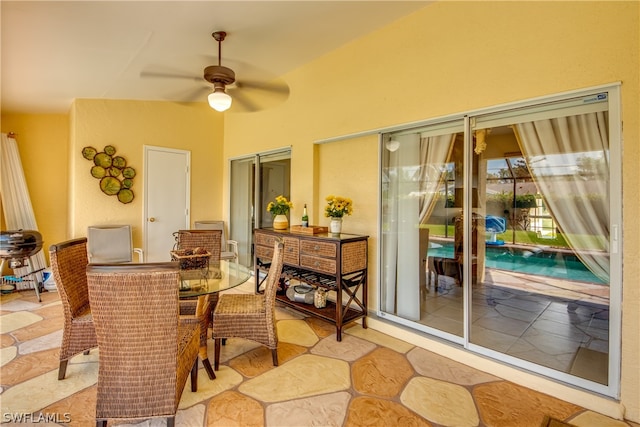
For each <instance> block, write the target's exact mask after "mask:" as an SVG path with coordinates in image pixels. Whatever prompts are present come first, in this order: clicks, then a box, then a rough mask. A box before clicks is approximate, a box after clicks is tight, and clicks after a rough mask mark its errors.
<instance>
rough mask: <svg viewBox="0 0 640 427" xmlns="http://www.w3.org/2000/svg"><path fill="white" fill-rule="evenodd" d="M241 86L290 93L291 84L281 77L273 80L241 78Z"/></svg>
mask: <svg viewBox="0 0 640 427" xmlns="http://www.w3.org/2000/svg"><path fill="white" fill-rule="evenodd" d="M236 84H237V86H238V87H239V88H243V89H244V88H247V89H255V90H265V91H269V92H273V93H277V94H282V95H286V96H288V95H289V85H287V84H286V83H285V82H284V81H282V80H280V79H276V80H274V81H271V82H267V81H258V80H240V81H238V82H237V83H236Z"/></svg>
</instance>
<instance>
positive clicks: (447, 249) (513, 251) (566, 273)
mask: <svg viewBox="0 0 640 427" xmlns="http://www.w3.org/2000/svg"><path fill="white" fill-rule="evenodd" d="M429 256H438V257H445V258H453V242H443V243H430V244H429ZM485 265H486V266H487V267H488V268H495V269H500V270H509V271H515V272H518V273H528V274H532V275H537V276H549V277H555V278H558V279H567V280H575V281H580V282H589V283H599V284H605V285H606V284H608V283H606V282H604V281H602V280H601V279H599V278H598V277H597V276H596V275H594V274H593V273H592V272H591V271H589V269H588V268H587V267H585V266H584V264H583V263H582V262H581V261H580V260H579V259H578V257H577V256H576V255H574V254H570V253H565V252H559V251H551V250H544V249H541V248H538V247H532V248H531V249H530V250H528V249H520V248H512V247H508V246H490V245H488V246H487V247H486V254H485Z"/></svg>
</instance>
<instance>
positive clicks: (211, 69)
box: [204, 31, 236, 111]
mask: <svg viewBox="0 0 640 427" xmlns="http://www.w3.org/2000/svg"><path fill="white" fill-rule="evenodd" d="M212 36H213V38H214V39H215V40H216V41H217V42H218V65H209V66H208V67H206V68H205V69H204V79H205V80H206V81H208V82H209V83H213V92H212V93H211V94H210V95H209V98H208V99H209V105H210V106H211V108H213V109H214V110H216V111H225V110H227V109H229V107H231V101H232V100H231V96H229V94H227V93H226V92H225V88H226V87H227V85H230V84H233V83H234V82H235V81H236V73H234V72H233V70H232V69H231V68H228V67H223V66H222V65H221V62H222V42H223V41H224V38H225V37H227V33H225V32H224V31H216V32H214V33H213V34H212Z"/></svg>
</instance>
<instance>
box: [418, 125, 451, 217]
mask: <svg viewBox="0 0 640 427" xmlns="http://www.w3.org/2000/svg"><path fill="white" fill-rule="evenodd" d="M455 140H456V134H455V133H453V134H446V135H438V136H429V137H426V138H422V139H421V140H420V223H421V224H422V223H424V222H425V221H426V220H427V218H429V216H430V215H431V212H432V211H433V208H434V206H435V203H434V202H435V201H436V200H437V199H436V195H437V194H438V189H439V187H440V186H441V185H442V183H443V182H444V180H445V179H446V171H445V170H443V169H442V167H441V166H442V165H443V164H444V163H445V162H447V160H448V159H449V158H450V157H451V151H452V150H453V143H454V142H455ZM445 197H446V194H445Z"/></svg>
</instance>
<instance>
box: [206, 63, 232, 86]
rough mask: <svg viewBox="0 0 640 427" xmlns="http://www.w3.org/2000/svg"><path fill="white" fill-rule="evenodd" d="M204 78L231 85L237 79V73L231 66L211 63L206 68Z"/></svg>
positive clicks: (210, 81) (211, 81) (212, 81)
mask: <svg viewBox="0 0 640 427" xmlns="http://www.w3.org/2000/svg"><path fill="white" fill-rule="evenodd" d="M204 79H205V80H206V81H208V82H209V83H214V84H215V83H216V82H220V83H223V84H225V85H230V84H232V83H233V82H235V81H236V73H234V72H233V70H232V69H231V68H227V67H224V66H222V65H210V66H208V67H207V68H205V69H204Z"/></svg>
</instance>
